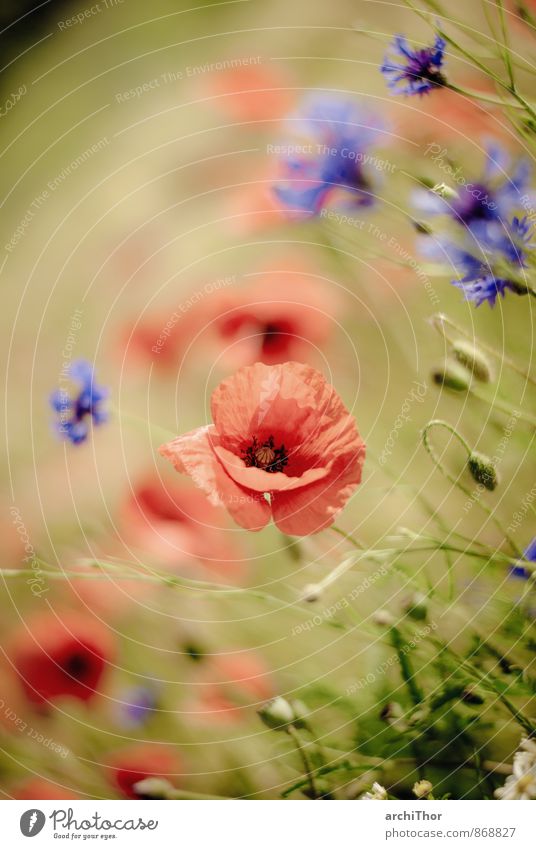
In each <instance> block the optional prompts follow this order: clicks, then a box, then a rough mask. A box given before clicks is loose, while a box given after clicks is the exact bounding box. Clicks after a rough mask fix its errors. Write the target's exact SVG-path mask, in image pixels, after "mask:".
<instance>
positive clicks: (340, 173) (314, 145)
mask: <svg viewBox="0 0 536 849" xmlns="http://www.w3.org/2000/svg"><path fill="white" fill-rule="evenodd" d="M290 125H291V127H292V135H293V136H294V138H295V139H296V140H295V141H293V142H292V143H285V144H282V145H277V146H275V145H274V147H276V148H277V149H278V152H279V154H280V176H279V179H278V181H277V182H276V185H275V186H274V191H275V194H276V195H277V197H278V198H279V200H280V201H281V202H282V203H284V204H285V206H287V207H289V209H291V210H293V211H295V212H297V213H298V214H308V215H315V214H319V213H320V211H321V209H322V207H323V206H324V205H325V203H326V202H327V200H328V197H330V196H332V195H333V194H335V193H337V192H338V193H339V195H342V197H341V198H340V200H341V204H340V205H342V206H348V207H355V206H370V205H371V204H372V203H374V194H373V191H372V186H371V183H370V181H369V179H368V177H367V176H366V174H365V169H364V166H365V165H366V164H367V163H370V164H371V165H373V166H374V167H375V168H376V170H378V171H381V170H386V169H389V168H390V167H391V166H390V164H389V163H388V162H386V161H385V160H379V159H377V157H375V156H373V155H371V154H368V153H367V150H369V149H370V147H371V145H372V144H374V143H375V142H376V141H377V140H378V137H379V136H380V135H381V134H382V132H385V129H386V127H385V125H384V124H383V122H382V121H381V119H380V118H379V117H378V116H377V115H376V114H375V113H373V112H369V111H368V110H366V109H365V108H364V107H362V106H361V105H360V104H359V103H356V102H355V101H353V100H350V99H347V98H339V97H333V96H327V95H314V96H311V97H309V98H308V99H307V100H306V101H305V102H304V104H303V107H302V109H301V110H300V111H299V112H298V113H297V114H296V115H295V116H294V117H291V118H290Z"/></svg>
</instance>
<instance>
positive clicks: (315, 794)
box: [287, 725, 318, 799]
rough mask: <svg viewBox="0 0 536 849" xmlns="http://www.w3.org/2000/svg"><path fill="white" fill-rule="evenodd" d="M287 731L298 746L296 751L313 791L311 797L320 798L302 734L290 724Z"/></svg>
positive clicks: (310, 788)
mask: <svg viewBox="0 0 536 849" xmlns="http://www.w3.org/2000/svg"><path fill="white" fill-rule="evenodd" d="M287 732H288V734H289V736H290V737H291V738H292V741H293V743H294V745H295V746H296V751H297V752H298V754H299V756H300V758H301V761H302V764H303V768H304V771H305V774H306V776H307V783H308V784H309V790H310V793H311V797H312V798H313V799H318V791H317V787H316V783H315V777H314V770H313V768H312V766H311V762H310V760H309V756H308V754H307V752H306V751H305V746H304V744H303V742H302V740H301V738H300V735H299V734H298V732H297V731H296V729H295V727H294V726H293V725H289V726H288V728H287Z"/></svg>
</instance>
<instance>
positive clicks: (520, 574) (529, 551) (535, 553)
mask: <svg viewBox="0 0 536 849" xmlns="http://www.w3.org/2000/svg"><path fill="white" fill-rule="evenodd" d="M523 558H524V559H525V560H529V561H530V562H531V563H536V537H534V539H533V540H532V542H530V543H529V544H528V546H527V548H526V549H525V551H524V552H523ZM510 572H511V574H512V575H515V576H516V577H517V578H529V577H530V573H529V572H528V571H527V570H526V569H525V567H524V566H512V567H511V569H510Z"/></svg>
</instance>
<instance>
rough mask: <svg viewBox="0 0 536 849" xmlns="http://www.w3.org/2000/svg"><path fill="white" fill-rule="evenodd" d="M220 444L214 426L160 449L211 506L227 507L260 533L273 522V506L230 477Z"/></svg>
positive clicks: (240, 523) (243, 524)
mask: <svg viewBox="0 0 536 849" xmlns="http://www.w3.org/2000/svg"><path fill="white" fill-rule="evenodd" d="M217 442H218V437H217V434H216V429H215V428H214V426H212V425H210V426H208V427H200V428H196V430H191V431H189V433H185V434H183V435H182V436H179V437H177V439H174V440H173V442H168V443H167V444H165V445H161V446H160V448H159V449H158V450H159V452H160V454H161V455H162V456H163V457H166V458H167V459H168V460H171V462H172V463H173V465H174V466H175V468H176V469H177V471H178V472H183V473H184V474H187V475H189V476H190V477H191V478H192V480H193V482H194V483H195V484H196V485H197V486H198V487H200V489H202V490H203V491H204V492H206V494H207V495H208V498H209V501H210V502H211V504H214V505H216V506H217V505H222V506H224V507H226V508H227V510H228V511H229V513H230V514H231V516H232V517H233V519H234V520H235V522H237V524H239V525H240V526H241V527H242V528H247V529H248V530H250V531H258V530H260V529H261V528H263V527H264V526H265V525H266V524H267V523H268V522H269V521H270V514H271V509H270V505H269V504H268V502H267V501H266V499H265V498H264V497H263V496H262V495H260V494H257V493H254V492H248V491H247V490H245V489H243V488H242V487H241V486H239V485H238V484H237V483H235V481H233V480H232V478H230V477H229V475H228V474H227V472H226V471H225V469H224V468H223V466H222V465H221V463H220V462H219V460H218V458H217V457H216V454H215V453H214V450H213V444H217Z"/></svg>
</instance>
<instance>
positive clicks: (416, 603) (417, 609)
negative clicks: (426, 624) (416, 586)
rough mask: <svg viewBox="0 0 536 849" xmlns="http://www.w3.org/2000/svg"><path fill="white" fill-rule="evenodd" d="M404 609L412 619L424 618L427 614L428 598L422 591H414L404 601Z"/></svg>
mask: <svg viewBox="0 0 536 849" xmlns="http://www.w3.org/2000/svg"><path fill="white" fill-rule="evenodd" d="M404 610H405V612H406V613H407V615H408V616H411V618H412V619H418V620H422V619H426V616H427V614H428V599H427V598H426V596H425V595H424V593H414V594H413V595H412V596H410V598H408V599H406V601H405V602H404Z"/></svg>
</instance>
